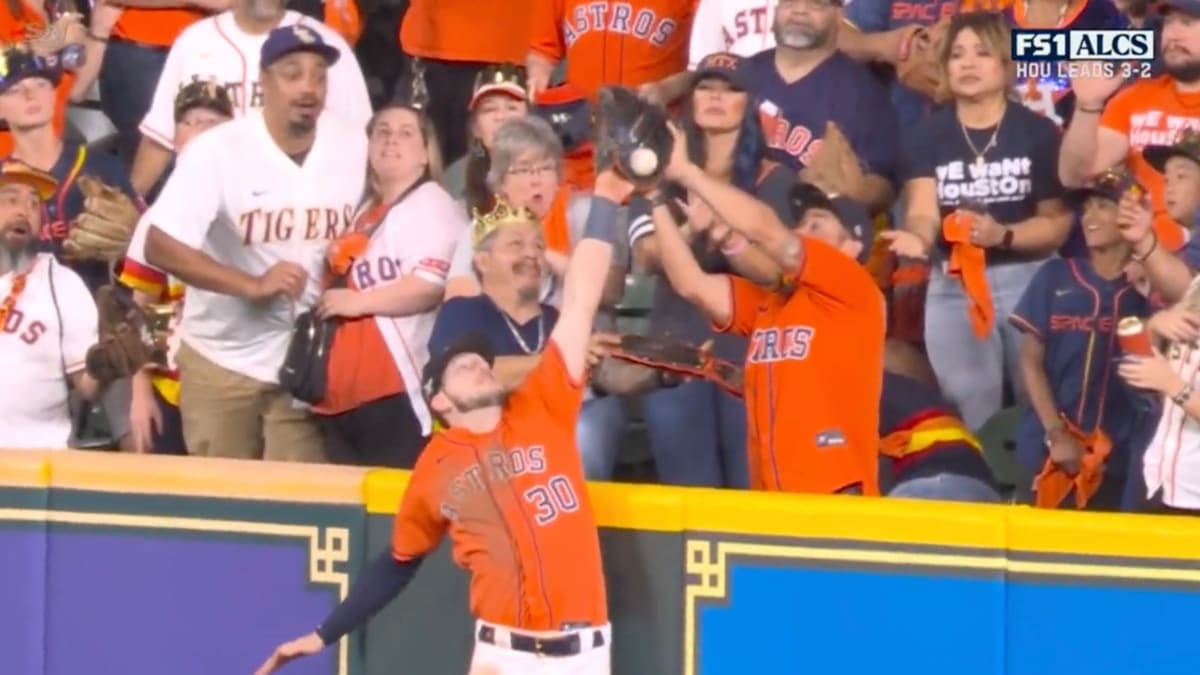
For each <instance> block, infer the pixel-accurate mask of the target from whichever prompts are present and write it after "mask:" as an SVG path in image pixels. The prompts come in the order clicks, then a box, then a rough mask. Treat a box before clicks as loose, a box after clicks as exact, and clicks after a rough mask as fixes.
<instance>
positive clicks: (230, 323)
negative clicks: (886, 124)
mask: <svg viewBox="0 0 1200 675" xmlns="http://www.w3.org/2000/svg"><path fill="white" fill-rule="evenodd" d="M340 55H341V53H340V51H339V50H338V48H337V47H334V46H332V45H329V44H328V43H326V42H325V41H324V40H323V39H322V38H321V36H320V35H319V34H318V33H316V32H315V31H313V30H312V29H311V28H309V27H307V26H304V25H296V26H288V27H283V28H277V29H275V30H274V31H272V32H271V34H270V36H268V37H267V40H266V42H265V43H264V44H263V48H262V54H261V64H262V84H263V108H262V110H261V111H252V112H250V113H248V114H247V115H246V116H245V117H243V118H241V119H236V120H232V121H230V122H226V123H224V124H221V125H218V126H217V127H215V128H213V129H210V130H208V131H206V132H205V133H203V134H201V135H200V136H199V137H198V138H196V139H195V140H193V141H191V143H189V145H188V147H187V149H186V150H185V151H184V152H183V153H181V154H180V155H179V161H178V164H177V165H176V167H175V170H174V172H173V173H172V174H171V177H170V179H169V180H168V181H167V184H166V187H165V188H164V189H163V193H162V195H161V196H160V197H159V199H158V200H157V201H156V202H155V204H154V206H153V208H152V209H151V213H152V214H153V215H152V219H151V226H150V229H149V231H148V233H147V236H146V260H147V262H148V263H150V264H151V265H152V266H154V267H157V268H158V269H160V270H162V271H163V272H165V273H167V274H171V275H174V276H175V277H178V278H179V279H180V280H181V281H183V283H184V284H186V285H187V287H188V291H187V302H185V303H184V310H183V321H182V325H181V333H182V336H181V342H182V344H181V345H180V348H179V353H178V355H177V356H176V361H177V363H178V365H179V371H180V410H181V412H182V415H183V434H184V441H185V443H186V445H187V449H188V452H189V453H190V454H194V455H220V456H232V457H242V458H262V457H265V458H267V459H284V460H294V461H321V460H323V459H324V451H323V444H322V442H321V436H320V432H319V430H318V429H317V427H316V424H315V423H314V421H313V419H312V416H311V415H310V414H309V411H308V409H307V407H305V406H302V405H299V404H297V402H296V401H295V400H294V399H293V398H292V395H291V393H290V392H288V391H286V390H284V389H283V388H282V387H280V385H279V369H280V366H281V365H282V364H283V361H284V357H285V355H286V353H287V349H288V344H289V341H290V339H291V335H292V328H293V324H294V321H295V318H296V316H297V315H298V314H300V313H301V312H303V311H305V310H306V309H307V308H309V307H311V306H312V305H313V303H314V302H315V301H316V298H317V294H318V290H319V288H318V280H319V278H320V273H321V270H322V265H323V259H324V255H325V249H326V248H327V247H328V244H329V242H330V241H331V240H333V239H336V238H337V237H339V236H341V235H342V234H344V233H345V232H347V231H348V230H349V229H350V227H351V223H352V219H353V213H354V209H355V206H356V205H357V203H358V200H359V198H360V197H361V196H362V192H363V183H364V179H365V173H366V172H365V167H366V165H367V137H366V130H365V128H363V127H360V126H358V125H352V124H349V123H347V122H346V121H345V120H344V119H343V118H341V117H339V116H337V115H333V114H330V113H328V112H324V108H325V97H326V87H325V83H326V75H327V70H328V68H329V67H330V66H331V65H333V64H334V63H336V62H337V60H338V58H339V56H340Z"/></svg>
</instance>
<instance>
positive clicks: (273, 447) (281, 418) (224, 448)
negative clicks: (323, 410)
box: [176, 342, 325, 462]
mask: <svg viewBox="0 0 1200 675" xmlns="http://www.w3.org/2000/svg"><path fill="white" fill-rule="evenodd" d="M176 363H178V365H179V409H180V412H181V413H182V415H183V438H184V443H185V444H186V445H187V449H188V452H189V453H190V454H193V455H202V456H207V457H231V458H235V459H269V460H275V461H284V462H324V461H325V446H324V443H323V441H322V439H321V432H320V429H319V428H318V427H317V423H316V421H315V420H314V419H313V417H312V415H311V414H310V413H309V412H308V411H307V410H303V409H299V408H297V407H295V405H293V399H292V396H291V394H289V393H288V392H286V391H284V390H283V389H281V388H280V387H279V385H277V384H269V383H267V382H260V381H258V380H255V379H253V378H249V377H246V376H245V375H242V374H240V373H235V372H233V371H231V370H227V369H225V368H222V367H221V366H218V365H217V364H215V363H213V362H212V361H209V360H208V359H206V358H204V357H203V356H201V355H200V354H199V353H198V352H197V351H196V350H194V349H192V348H191V347H189V346H188V344H187V343H186V342H185V343H183V344H182V345H180V347H179V353H178V355H177V356H176Z"/></svg>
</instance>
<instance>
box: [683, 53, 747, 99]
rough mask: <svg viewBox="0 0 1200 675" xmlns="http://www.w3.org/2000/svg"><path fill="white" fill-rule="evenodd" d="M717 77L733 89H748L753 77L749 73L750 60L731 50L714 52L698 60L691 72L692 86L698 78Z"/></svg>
mask: <svg viewBox="0 0 1200 675" xmlns="http://www.w3.org/2000/svg"><path fill="white" fill-rule="evenodd" d="M712 78H718V79H722V80H725V81H726V82H728V83H729V85H730V86H731V87H733V88H734V89H740V90H742V91H750V90H751V89H752V88H753V86H752V85H753V78H752V77H751V75H750V60H749V59H747V58H745V57H742V56H738V55H737V54H734V53H731V52H716V53H715V54H709V55H708V56H706V57H704V58H703V59H701V60H700V64H699V65H697V66H696V70H695V72H693V73H692V84H691V86H692V87H693V88H694V87H695V86H696V85H697V84H698V83H699V82H700V80H707V79H712Z"/></svg>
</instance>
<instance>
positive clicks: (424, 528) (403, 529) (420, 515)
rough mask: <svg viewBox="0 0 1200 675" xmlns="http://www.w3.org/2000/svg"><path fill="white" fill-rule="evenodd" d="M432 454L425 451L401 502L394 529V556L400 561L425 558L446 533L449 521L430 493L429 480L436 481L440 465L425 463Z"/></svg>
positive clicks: (433, 462)
mask: <svg viewBox="0 0 1200 675" xmlns="http://www.w3.org/2000/svg"><path fill="white" fill-rule="evenodd" d="M432 454H433V453H431V452H429V448H426V450H425V452H424V453H422V455H421V459H419V460H417V466H416V467H415V468H414V469H413V474H412V477H410V478H409V480H408V487H407V488H405V490H404V498H403V499H402V500H400V510H399V511H397V512H396V521H395V524H394V525H393V526H392V556H393V557H395V558H396V559H397V560H412V559H414V558H420V557H423V556H425V555H426V554H428V553H429V552H430V551H433V549H435V548H437V546H438V544H439V543H440V542H441V541H442V535H443V534H444V533H445V531H446V519H445V518H443V517H442V513H441V508H440V507H439V505H438V504H435V503H433V501H432V499H431V497H430V494H429V492H430V489H429V487H430V485H431V483H430V481H431V480H432V479H433V476H432V475H431V474H430V472H432V471H436V470H437V469H436V467H437V462H436V460H429V461H422V460H426V459H428V458H429V457H430V456H431V455H432ZM430 462H432V463H430Z"/></svg>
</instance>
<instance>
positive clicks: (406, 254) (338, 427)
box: [314, 103, 467, 468]
mask: <svg viewBox="0 0 1200 675" xmlns="http://www.w3.org/2000/svg"><path fill="white" fill-rule="evenodd" d="M367 134H368V137H369V146H368V160H369V167H368V169H367V172H368V180H367V184H368V188H367V195H366V196H365V198H364V200H363V204H362V206H361V207H360V209H359V212H358V215H357V217H356V219H355V228H354V231H353V232H351V233H349V234H348V235H346V236H344V237H342V238H341V239H339V240H338V241H336V242H334V243H333V244H332V245H331V246H330V250H329V254H328V256H327V257H328V265H327V278H326V288H327V290H325V292H324V293H323V294H322V296H321V300H320V303H319V304H318V306H317V312H318V314H319V316H321V317H322V318H337V319H339V321H338V322H337V328H336V332H335V333H334V337H333V344H332V346H331V348H330V353H329V362H328V371H327V386H326V393H325V398H324V400H322V401H321V402H320V403H319V404H317V405H316V406H314V412H315V413H316V414H317V419H318V420H319V422H320V424H321V428H322V431H323V432H324V434H325V437H326V447H327V452H328V455H329V459H330V461H332V462H335V463H338V464H356V465H369V466H393V467H402V468H411V467H412V466H413V463H414V462H415V461H416V459H417V456H418V455H419V454H420V451H421V448H423V447H424V446H425V441H426V439H427V438H428V436H429V434H430V432H431V427H432V419H431V416H430V413H429V409H428V407H427V406H426V404H425V398H424V396H422V394H421V385H420V373H421V369H422V368H423V367H424V366H425V362H426V361H427V360H428V358H429V354H428V348H427V343H428V341H429V333H430V331H431V330H432V328H433V320H434V315H435V313H436V310H437V307H438V306H439V305H440V304H441V300H442V295H443V290H444V286H445V283H446V271H447V270H448V269H449V266H450V257H451V255H452V254H453V252H454V246H455V244H456V243H457V242H458V239H459V238H460V237H461V236H462V235H463V233H464V232H465V231H466V229H467V221H466V218H465V217H464V214H463V212H462V208H461V207H460V206H459V205H458V204H457V203H455V201H454V198H453V197H451V196H450V195H449V194H448V193H447V192H446V191H445V190H444V189H443V188H442V187H441V186H440V185H439V184H438V182H437V180H438V178H440V175H441V160H440V156H439V153H438V144H437V139H436V137H435V135H434V133H433V128H432V125H431V124H430V123H429V120H428V119H427V118H426V117H425V114H424V112H422V111H421V110H420V109H417V108H414V107H413V106H411V105H408V104H406V103H392V104H389V105H387V106H385V107H383V108H381V109H380V110H379V111H378V112H376V113H375V115H374V116H373V117H372V118H371V121H370V124H369V125H368V126H367Z"/></svg>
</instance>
